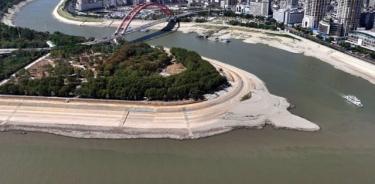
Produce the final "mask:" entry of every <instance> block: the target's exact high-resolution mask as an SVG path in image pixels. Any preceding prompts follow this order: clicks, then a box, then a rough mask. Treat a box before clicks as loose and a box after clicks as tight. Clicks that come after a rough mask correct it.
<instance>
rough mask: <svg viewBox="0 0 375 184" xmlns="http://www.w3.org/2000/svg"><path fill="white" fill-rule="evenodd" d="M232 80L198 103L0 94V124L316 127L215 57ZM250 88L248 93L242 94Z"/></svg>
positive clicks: (177, 129) (97, 134) (213, 130)
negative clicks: (150, 102)
mask: <svg viewBox="0 0 375 184" xmlns="http://www.w3.org/2000/svg"><path fill="white" fill-rule="evenodd" d="M204 59H206V60H208V61H210V63H212V64H213V65H214V66H215V67H217V68H221V69H222V70H223V72H224V73H225V75H227V76H228V78H231V80H232V82H231V84H232V86H231V87H230V88H228V89H227V92H224V93H223V94H221V95H219V97H217V98H215V99H211V100H207V101H203V102H199V103H192V104H184V105H178V104H177V105H176V104H159V105H155V104H144V103H139V104H136V103H121V102H116V101H103V100H78V101H74V100H73V101H70V102H68V101H65V100H64V98H52V99H50V98H40V97H39V98H36V99H33V98H17V97H7V96H0V130H3V131H5V130H26V131H42V132H49V133H55V134H60V135H66V136H73V137H84V138H175V139H187V138H199V137H205V136H210V135H214V134H218V133H222V132H227V131H230V130H232V129H234V128H237V127H263V126H265V125H266V124H271V125H273V126H275V127H277V128H289V129H298V130H306V131H316V130H319V127H318V126H317V125H315V124H313V123H311V122H309V121H307V120H305V119H303V118H300V117H297V116H295V115H292V114H291V113H289V112H288V111H287V110H286V108H287V107H288V106H289V104H288V103H287V101H286V100H285V99H283V98H281V97H276V96H273V95H271V94H270V93H269V92H268V91H267V89H266V87H265V86H264V84H263V82H262V81H261V80H259V79H258V78H257V77H256V76H254V75H252V74H250V73H247V72H245V71H243V70H240V69H238V68H235V67H233V66H230V65H227V64H224V63H221V62H219V61H216V60H212V59H209V58H204ZM250 91H251V92H252V98H251V99H249V100H246V101H243V102H241V98H242V97H243V96H244V95H246V94H248V93H249V92H250Z"/></svg>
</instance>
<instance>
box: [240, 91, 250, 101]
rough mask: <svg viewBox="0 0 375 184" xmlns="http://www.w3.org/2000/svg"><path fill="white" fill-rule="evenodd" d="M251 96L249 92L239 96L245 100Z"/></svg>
mask: <svg viewBox="0 0 375 184" xmlns="http://www.w3.org/2000/svg"><path fill="white" fill-rule="evenodd" d="M250 98H251V92H249V93H248V94H246V95H244V96H242V97H241V101H245V100H248V99H250Z"/></svg>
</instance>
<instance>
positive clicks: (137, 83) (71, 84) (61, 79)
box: [0, 43, 228, 101]
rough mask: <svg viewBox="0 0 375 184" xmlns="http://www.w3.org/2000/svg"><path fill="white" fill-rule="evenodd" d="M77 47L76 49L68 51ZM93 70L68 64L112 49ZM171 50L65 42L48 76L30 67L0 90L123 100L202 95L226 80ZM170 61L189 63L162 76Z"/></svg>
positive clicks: (201, 62)
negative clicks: (34, 75) (34, 74)
mask: <svg viewBox="0 0 375 184" xmlns="http://www.w3.org/2000/svg"><path fill="white" fill-rule="evenodd" d="M71 50H74V51H75V52H76V53H73V54H67V53H70V51H71ZM113 50H116V51H115V52H114V53H113V54H111V55H108V57H106V58H105V59H104V60H101V62H100V61H99V62H96V63H94V64H93V66H94V68H93V70H91V69H87V70H83V69H80V68H75V67H73V66H72V65H70V64H69V62H67V61H69V60H71V59H72V58H79V56H77V55H79V54H82V53H86V54H87V53H98V52H99V51H100V52H102V53H110V52H111V51H113ZM171 53H172V56H169V55H168V54H167V53H166V52H165V51H164V50H163V48H152V47H150V46H149V45H147V44H145V43H140V44H124V45H123V46H121V47H120V48H114V47H113V46H110V45H101V46H77V47H75V48H72V47H61V48H58V49H55V50H53V51H52V55H54V57H55V58H56V60H57V61H58V62H56V63H58V64H57V65H56V66H55V67H50V68H49V69H48V76H46V77H43V78H40V79H30V77H29V76H28V75H29V74H28V72H25V73H24V74H22V75H20V76H19V77H18V79H17V80H14V81H12V82H11V83H8V84H6V85H4V86H2V87H0V93H5V94H17V95H41V96H62V97H71V96H80V97H83V98H102V99H123V100H144V99H147V100H166V101H169V100H183V99H191V98H192V99H202V98H203V95H204V94H207V93H211V92H214V91H216V90H218V89H220V88H222V87H225V86H226V85H228V83H227V81H226V79H225V77H223V76H221V75H220V74H219V72H218V71H217V70H216V69H215V68H214V67H213V66H212V65H211V64H209V63H208V62H207V61H205V60H203V59H202V58H201V57H200V56H199V55H198V54H197V53H195V52H191V51H187V50H185V49H179V48H172V49H171ZM172 62H176V63H181V64H183V65H184V66H185V67H186V70H185V71H183V72H182V73H179V74H176V75H172V76H169V77H164V76H162V75H160V72H161V71H162V70H163V69H164V68H166V66H168V65H170V64H171V63H172Z"/></svg>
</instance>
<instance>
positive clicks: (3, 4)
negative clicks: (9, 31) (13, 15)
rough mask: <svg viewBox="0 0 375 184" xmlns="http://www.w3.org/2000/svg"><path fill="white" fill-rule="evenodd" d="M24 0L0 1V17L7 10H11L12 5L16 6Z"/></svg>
mask: <svg viewBox="0 0 375 184" xmlns="http://www.w3.org/2000/svg"><path fill="white" fill-rule="evenodd" d="M22 1H24V0H1V1H0V17H2V16H3V14H4V13H5V12H6V10H7V9H9V8H11V7H12V6H13V5H14V4H18V3H20V2H22Z"/></svg>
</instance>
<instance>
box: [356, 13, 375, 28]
mask: <svg viewBox="0 0 375 184" xmlns="http://www.w3.org/2000/svg"><path fill="white" fill-rule="evenodd" d="M374 21H375V11H365V12H362V13H361V18H360V20H359V26H360V27H363V28H365V29H366V30H369V29H372V28H373V27H374Z"/></svg>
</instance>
